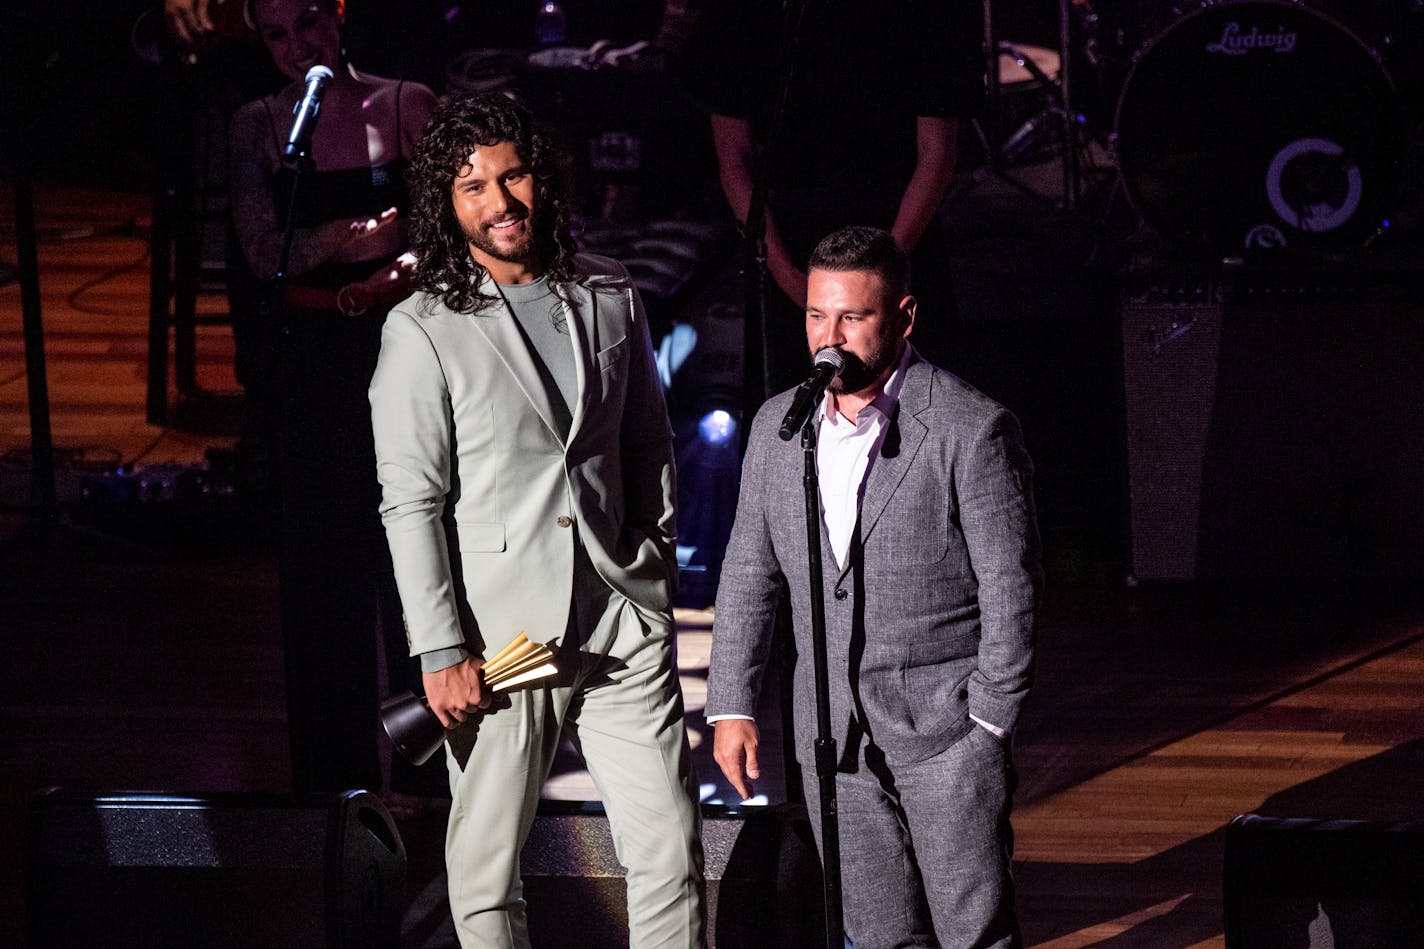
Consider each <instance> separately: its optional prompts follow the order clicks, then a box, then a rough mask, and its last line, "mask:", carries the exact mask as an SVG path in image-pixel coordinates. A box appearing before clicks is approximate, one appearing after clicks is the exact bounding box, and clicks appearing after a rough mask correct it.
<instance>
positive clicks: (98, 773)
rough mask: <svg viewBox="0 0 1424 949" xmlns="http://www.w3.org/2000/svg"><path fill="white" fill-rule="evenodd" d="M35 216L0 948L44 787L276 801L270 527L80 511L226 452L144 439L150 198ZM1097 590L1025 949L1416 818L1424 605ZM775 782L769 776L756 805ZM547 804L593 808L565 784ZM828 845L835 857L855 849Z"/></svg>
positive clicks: (3, 734)
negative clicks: (1290, 823)
mask: <svg viewBox="0 0 1424 949" xmlns="http://www.w3.org/2000/svg"><path fill="white" fill-rule="evenodd" d="M6 200H8V198H7V199H6ZM36 205H37V208H38V214H39V218H40V222H39V223H40V231H41V247H40V260H41V283H42V291H43V315H44V322H45V334H46V350H47V356H48V373H49V383H50V396H51V401H52V406H53V412H52V416H53V429H54V437H55V443H56V448H57V457H58V459H59V468H60V470H59V471H58V472H57V474H58V477H57V483H58V484H59V486H60V495H61V501H62V502H64V504H65V509H66V511H67V512H69V513H70V514H72V515H73V516H72V517H70V518H67V519H66V521H65V523H64V525H63V526H62V527H61V528H60V529H59V530H58V531H57V532H52V533H50V534H48V535H46V536H45V537H44V538H43V539H42V540H41V541H36V540H34V539H33V538H32V537H30V536H28V535H27V534H26V533H25V531H24V530H23V528H24V527H25V526H26V524H27V522H28V520H29V513H30V512H29V509H28V507H27V504H28V488H29V478H30V468H29V457H28V454H27V450H28V439H29V426H28V417H27V409H26V405H27V403H26V391H25V371H24V369H25V366H24V351H23V339H22V334H21V319H20V296H19V288H18V284H16V283H14V282H10V283H8V284H6V285H4V286H0V504H3V508H0V535H3V541H4V547H3V549H2V550H3V560H0V629H3V633H4V641H5V644H6V653H7V656H6V659H5V661H4V662H3V663H0V669H3V671H0V775H3V778H0V795H3V796H0V814H3V815H4V818H3V820H0V850H3V852H6V853H10V854H12V855H16V856H15V857H12V859H10V860H7V861H5V863H4V870H3V876H0V944H4V945H13V944H16V943H17V942H18V941H19V940H20V938H21V935H20V934H21V932H22V928H21V927H22V905H21V903H22V900H21V877H20V870H21V867H20V861H19V860H18V859H17V857H18V855H19V854H20V852H21V850H20V835H21V822H22V816H23V814H24V811H25V806H26V802H27V800H28V798H29V796H30V795H31V794H32V793H33V792H34V791H35V790H36V789H38V788H41V787H45V786H50V785H62V786H68V787H89V788H135V789H163V790H173V791H180V792H181V791H250V790H278V791H280V790H284V789H285V788H286V787H287V785H288V781H289V770H288V764H287V748H286V728H285V722H284V712H283V686H282V681H281V641H280V630H279V628H278V624H277V602H276V570H275V564H274V559H273V557H272V554H271V551H270V546H269V545H268V544H266V543H265V542H264V541H263V539H262V537H261V535H260V532H258V531H254V530H252V529H250V528H251V525H242V524H234V523H233V522H232V520H231V519H226V520H225V519H223V518H215V519H214V520H213V521H211V522H209V521H201V522H199V523H190V524H187V525H183V524H174V523H172V522H171V520H169V519H167V515H166V514H165V513H164V512H163V511H162V510H161V509H158V508H154V509H153V512H152V516H151V517H148V516H141V517H138V518H135V519H123V518H119V519H113V520H108V521H103V520H96V519H94V518H92V517H86V516H85V515H84V511H83V506H82V505H80V504H79V503H78V500H79V497H80V489H81V488H82V485H83V483H84V482H85V479H89V481H90V483H91V484H92V483H93V479H95V478H96V477H101V476H102V475H104V474H105V473H106V472H112V471H114V470H117V469H118V468H119V467H120V466H123V467H125V468H129V467H131V466H133V465H135V464H139V465H142V464H148V465H164V464H168V465H175V466H185V465H192V464H195V463H197V462H200V461H202V460H203V458H204V457H205V453H206V452H208V450H209V449H212V448H220V449H221V448H228V447H231V445H232V444H233V442H234V440H235V435H236V431H235V429H234V428H233V427H232V426H231V425H227V426H226V427H224V425H223V424H219V423H220V422H221V421H222V419H221V418H219V419H218V422H214V423H213V424H210V425H206V426H204V427H203V430H201V431H197V430H193V428H192V427H188V428H185V427H183V426H178V425H175V426H168V427H164V426H152V425H149V424H147V423H146V422H145V421H144V391H145V376H144V373H145V365H146V339H147V309H148V307H147V303H148V299H147V294H148V285H147V273H148V270H147V267H148V265H147V259H146V255H147V242H146V228H145V223H144V221H145V218H146V217H147V215H148V213H149V210H148V199H147V198H146V197H145V196H143V195H135V194H123V193H110V192H77V191H74V190H72V189H69V190H66V191H64V192H62V193H61V192H57V191H54V190H47V189H44V188H41V189H40V191H39V192H38V194H37V197H36ZM6 210H8V209H6ZM4 238H5V243H0V261H4V260H13V256H14V248H13V243H12V239H13V233H12V232H11V231H8V230H6V231H5V232H4ZM204 306H205V307H213V308H216V309H220V308H221V302H220V301H214V300H207V301H205V303H204ZM1024 332H1026V333H1027V332H1031V328H1030V329H1027V330H1025V331H1024ZM197 356H198V379H199V385H200V387H201V389H202V390H203V393H204V395H205V398H206V399H207V400H208V403H209V404H224V403H225V402H228V401H232V400H234V399H236V398H237V396H238V395H239V392H240V390H239V389H238V387H237V385H236V382H235V380H234V379H233V376H232V368H231V357H232V345H231V335H230V332H229V331H228V330H227V329H226V327H222V326H212V327H204V328H202V329H200V331H199V338H198V350H197ZM218 414H219V415H221V413H218ZM209 421H212V420H211V419H209ZM1046 488H1047V491H1048V496H1050V497H1051V496H1052V486H1046ZM1044 516H1045V517H1052V516H1053V515H1052V513H1051V512H1050V511H1047V510H1046V511H1045V515H1044ZM244 527H246V528H247V529H244ZM208 529H211V533H210V534H204V533H203V532H204V531H205V530H208ZM1050 533H1051V532H1050ZM229 537H232V538H235V540H234V541H233V542H231V543H228V542H227V538H229ZM1116 576H1120V574H1116V573H1115V572H1114V570H1113V569H1112V566H1111V564H1109V565H1108V566H1107V567H1105V568H1104V569H1100V570H1082V569H1078V570H1068V569H1063V568H1062V561H1061V560H1053V559H1050V571H1049V581H1050V586H1049V593H1048V596H1047V599H1046V602H1045V610H1044V618H1043V625H1042V632H1041V637H1040V652H1039V660H1038V684H1037V686H1036V688H1035V692H1034V695H1033V697H1032V701H1031V705H1030V707H1029V709H1028V711H1027V712H1026V713H1025V716H1024V719H1023V723H1022V727H1021V729H1020V731H1019V733H1018V735H1017V738H1016V757H1017V762H1018V767H1019V771H1020V775H1021V780H1022V783H1021V785H1020V789H1019V793H1018V796H1017V799H1016V812H1015V826H1016V831H1017V836H1016V860H1017V862H1016V880H1017V885H1018V890H1019V911H1020V916H1021V919H1022V921H1023V926H1024V931H1025V935H1026V937H1027V940H1026V941H1027V945H1029V946H1032V947H1036V949H1072V947H1081V946H1112V947H1152V949H1187V947H1214V946H1222V945H1223V935H1222V933H1223V930H1222V918H1221V915H1222V914H1221V910H1222V898H1221V864H1222V842H1223V828H1224V827H1225V825H1226V824H1227V823H1228V822H1229V821H1230V820H1231V819H1232V817H1234V816H1235V815H1237V814H1241V813H1245V812H1252V811H1254V812H1259V813H1265V814H1273V815H1279V816H1303V817H1335V818H1391V819H1400V820H1407V819H1413V820H1419V819H1420V818H1421V813H1424V806H1421V803H1420V802H1421V801H1424V689H1421V687H1420V683H1421V681H1424V595H1421V591H1420V590H1419V589H1418V586H1419V585H1418V584H1414V585H1413V587H1412V588H1400V587H1399V586H1382V585H1379V584H1367V583H1361V582H1346V581H1339V582H1316V583H1310V584H1275V585H1264V584H1251V585H1245V584H1231V585H1214V586H1193V587H1151V586H1143V587H1137V588H1129V587H1128V586H1126V585H1124V584H1123V583H1122V582H1120V581H1119V580H1116V579H1115V577H1116ZM711 619H712V617H711V615H710V613H708V612H706V611H696V610H688V611H683V612H681V613H680V614H679V621H680V627H681V633H680V637H681V638H680V652H681V657H682V662H683V670H682V671H683V682H684V688H685V691H686V694H687V697H688V704H689V725H690V726H691V729H692V732H693V735H694V739H695V741H697V743H698V750H697V756H698V767H699V774H700V777H701V780H702V781H703V782H704V783H705V785H706V787H705V789H704V790H705V796H706V797H708V798H709V799H715V798H718V797H721V796H722V795H723V794H725V793H726V790H727V789H726V787H725V784H723V783H722V782H721V781H720V780H718V779H717V776H716V769H715V765H713V764H712V762H711V760H710V754H709V745H710V741H708V740H707V735H706V733H707V728H706V726H705V725H704V724H703V723H702V722H701V716H700V700H701V695H702V686H703V683H704V676H705V661H706V653H707V645H708V643H709V640H710V623H711ZM771 751H772V749H770V748H769V749H768V752H769V753H768V755H767V759H768V761H769V763H770V764H771V765H772V766H773V767H772V770H773V772H775V770H776V769H775V767H774V766H775V755H774V754H772V753H770V752H771ZM779 780H780V779H779V775H778V774H776V773H773V774H772V775H770V776H769V784H770V785H771V792H772V794H773V796H775V795H776V793H777V787H778V786H779ZM548 793H549V794H550V795H551V796H561V797H571V798H576V799H587V798H589V797H591V796H592V795H593V794H594V793H595V792H593V791H592V789H591V786H590V785H589V784H588V782H587V779H586V776H584V775H583V773H582V772H581V771H579V770H578V769H577V767H576V763H568V764H567V765H561V769H560V773H559V774H557V775H555V777H554V778H553V779H552V781H551V784H550V787H549V789H548ZM441 820H442V814H441V812H440V808H439V806H438V805H436V806H435V807H434V809H432V810H429V811H427V812H425V813H423V814H419V815H416V816H413V817H410V818H408V819H404V820H403V821H402V825H401V829H402V833H403V836H404V837H405V839H406V842H407V846H408V847H409V849H410V853H411V879H410V884H409V893H410V900H409V903H410V907H411V909H410V912H409V913H408V917H407V926H406V928H407V942H406V944H407V945H409V946H412V947H413V946H437V945H443V944H442V943H441V942H440V939H441V938H442V937H441V935H440V934H441V933H442V932H443V929H442V926H441V924H440V920H439V917H440V915H441V913H442V912H443V908H442V907H441V906H440V904H439V901H438V889H439V874H440V860H441V858H440V853H439V838H440V827H441ZM844 833H845V837H846V845H847V846H854V842H855V836H854V829H853V828H848V829H846V830H845V831H844ZM432 892H434V893H436V894H437V898H436V899H435V902H434V903H433V904H432V903H431V901H430V898H429V895H430V894H431V893H432Z"/></svg>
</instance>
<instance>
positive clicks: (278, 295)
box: [265, 143, 315, 794]
mask: <svg viewBox="0 0 1424 949" xmlns="http://www.w3.org/2000/svg"><path fill="white" fill-rule="evenodd" d="M292 164H293V168H294V171H295V174H293V175H292V190H291V191H290V192H289V194H288V196H287V220H286V224H285V226H284V228H283V230H282V254H281V256H280V257H279V258H278V263H277V273H276V274H274V275H273V277H272V279H271V281H270V282H269V287H268V296H267V303H266V307H267V311H268V312H267V313H266V314H265V315H266V316H267V317H268V318H270V319H273V320H275V321H276V322H277V386H278V392H277V424H278V426H280V431H278V433H277V479H276V483H277V492H278V495H277V505H278V511H279V512H280V515H279V516H280V518H281V524H280V527H279V532H280V536H281V543H280V545H279V548H278V551H279V552H278V567H277V576H278V582H277V586H278V591H279V592H278V597H279V599H280V601H281V616H282V658H283V665H284V673H285V675H284V678H285V680H286V700H287V740H288V743H289V745H288V747H289V753H290V755H291V763H292V787H293V790H295V791H296V792H297V793H299V794H306V793H308V792H310V791H311V790H312V769H311V766H310V762H311V754H310V752H309V749H308V741H307V734H306V731H307V729H306V728H305V727H304V726H305V724H306V720H307V718H308V716H307V713H306V712H304V711H303V710H302V709H303V708H304V702H303V696H304V694H305V691H304V685H305V683H301V682H299V680H300V679H301V678H302V673H303V671H304V668H303V667H304V663H303V662H302V659H301V650H300V649H299V648H298V645H297V643H298V640H299V639H300V638H301V637H302V636H303V635H305V631H304V630H301V629H299V628H298V626H299V621H298V617H299V615H300V613H299V611H298V610H297V608H296V600H295V595H294V593H293V591H292V586H293V584H294V582H295V579H294V577H293V576H292V570H293V564H292V543H293V541H292V533H293V527H292V485H291V480H292V477H293V475H292V470H291V468H292V465H291V459H292V447H291V446H292V444H293V439H294V438H295V434H294V432H293V431H292V429H293V423H294V419H295V417H296V414H297V411H296V405H295V404H294V403H295V399H296V391H297V390H296V380H297V374H298V372H299V371H300V370H299V366H298V364H297V356H296V353H295V352H294V351H293V350H294V347H295V345H296V344H295V343H294V342H293V341H292V326H291V320H290V319H289V314H288V313H287V304H286V299H285V293H284V290H285V288H286V284H287V266H288V264H289V263H290V261H291V255H292V240H293V236H294V234H295V232H296V227H297V223H296V222H297V208H298V203H297V202H298V199H299V198H300V196H301V190H302V178H303V176H304V175H305V174H306V173H308V172H310V171H312V169H313V168H314V167H315V162H314V161H313V160H312V157H311V145H310V144H309V143H308V144H307V145H306V146H305V147H303V148H302V149H301V150H300V151H298V152H297V155H296V158H295V159H294V161H293V162H292Z"/></svg>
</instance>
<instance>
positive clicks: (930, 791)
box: [802, 726, 1022, 949]
mask: <svg viewBox="0 0 1424 949" xmlns="http://www.w3.org/2000/svg"><path fill="white" fill-rule="evenodd" d="M802 768H803V770H805V771H806V773H807V774H814V773H815V765H814V762H810V761H805V762H802ZM1015 782H1016V777H1015V773H1014V769H1013V762H1012V758H1011V755H1010V749H1009V745H1008V743H1007V742H1004V741H1000V740H999V739H998V738H995V737H994V736H993V735H992V734H990V733H989V731H988V730H987V729H984V728H981V727H979V726H975V727H974V728H972V729H971V730H970V731H969V733H968V734H966V735H965V736H964V737H963V738H960V739H959V740H958V741H956V742H955V743H954V744H952V745H950V746H949V747H948V748H947V749H945V750H944V751H942V752H940V753H939V754H938V755H935V756H933V757H931V758H929V759H926V760H924V761H916V762H898V763H894V764H891V763H888V762H886V760H885V758H884V755H883V754H881V753H880V751H879V749H877V748H876V747H875V746H874V745H867V746H866V747H865V749H864V751H863V752H862V754H861V756H860V759H859V761H858V762H857V763H856V770H855V772H854V773H850V774H847V773H844V772H843V773H840V774H838V775H837V780H836V798H837V806H838V811H839V821H838V826H839V828H840V836H841V889H842V892H843V894H844V915H845V929H846V935H847V936H849V937H850V938H851V940H852V941H853V942H854V944H855V949H902V947H910V946H917V947H942V949H991V947H992V949H1017V947H1019V946H1020V945H1021V944H1022V942H1021V937H1020V935H1019V928H1018V922H1017V920H1016V918H1015V916H1014V909H1013V907H1014V898H1013V880H1012V878H1011V877H1010V871H1009V862H1010V857H1011V856H1012V851H1013V833H1012V830H1011V829H1010V826H1009V811H1010V807H1011V801H1012V798H1013V789H1014V784H1015ZM807 797H808V801H807V804H808V807H809V809H810V812H811V825H812V828H813V829H814V830H815V833H816V842H817V846H818V847H820V846H821V844H822V836H821V828H820V820H821V813H820V791H819V788H818V786H817V785H816V784H815V782H808V784H807Z"/></svg>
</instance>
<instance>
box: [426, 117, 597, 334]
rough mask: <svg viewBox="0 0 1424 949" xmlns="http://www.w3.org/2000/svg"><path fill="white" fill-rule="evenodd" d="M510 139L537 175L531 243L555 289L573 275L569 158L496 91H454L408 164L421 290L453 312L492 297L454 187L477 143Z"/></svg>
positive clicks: (473, 308) (469, 308)
mask: <svg viewBox="0 0 1424 949" xmlns="http://www.w3.org/2000/svg"><path fill="white" fill-rule="evenodd" d="M499 142H512V143H514V147H515V149H516V150H517V151H518V152H519V157H520V158H521V159H523V160H524V161H526V162H528V163H529V169H530V171H531V173H532V174H533V175H534V187H535V197H536V204H535V214H534V220H533V225H534V249H535V252H536V253H538V255H539V259H540V261H541V262H542V263H543V264H544V268H545V270H544V272H545V274H546V275H547V276H548V277H549V283H550V285H551V286H552V287H553V288H554V289H555V291H556V292H557V291H558V290H559V288H560V287H561V286H562V285H563V284H567V283H569V282H571V281H572V280H573V279H574V260H573V257H574V253H575V251H576V250H577V248H576V246H575V244H574V239H573V234H572V218H573V212H572V208H571V205H572V200H571V198H570V195H569V170H568V159H567V157H566V156H565V155H564V154H563V152H562V151H560V150H559V149H558V148H557V147H556V146H555V145H554V143H553V141H552V140H551V138H550V136H549V134H548V133H547V132H545V131H544V130H543V129H541V128H540V127H539V126H538V125H537V124H536V123H535V121H534V119H533V117H532V116H531V115H530V114H529V112H528V111H526V110H525V109H524V108H523V107H522V106H520V105H518V104H516V103H515V102H514V101H512V100H511V99H509V98H507V97H506V96H503V95H499V94H479V95H456V96H451V97H449V98H448V99H446V100H445V101H443V102H441V103H440V105H439V106H438V107H436V109H435V112H434V113H433V114H432V115H431V116H430V120H429V121H428V122H426V124H425V131H424V133H423V134H422V135H421V139H420V144H419V146H417V148H416V150H415V161H414V163H413V164H412V166H411V170H410V198H411V223H410V237H411V250H412V252H413V253H414V254H415V258H416V261H415V275H414V283H415V288H416V289H417V290H424V291H426V292H427V293H431V294H434V295H436V296H438V297H439V298H440V300H441V302H443V303H444V304H445V305H446V306H447V307H449V308H450V309H451V310H453V311H455V312H456V313H476V312H478V311H480V310H482V309H484V308H485V307H487V306H489V305H490V304H491V303H493V302H494V301H495V298H494V297H492V296H488V295H485V294H481V293H480V292H479V284H480V280H481V278H483V276H484V272H485V268H484V267H482V266H480V264H479V263H477V262H476V261H475V259H474V257H473V256H472V255H471V254H470V245H469V241H468V240H466V238H465V234H464V232H463V231H462V230H461V229H460V222H459V221H458V220H456V218H455V208H454V205H453V204H452V203H451V187H452V185H453V184H454V181H455V176H456V175H457V174H459V172H460V169H462V168H464V167H465V166H466V165H467V164H468V163H469V158H470V153H471V152H472V151H474V150H475V148H476V147H477V146H481V145H495V144H498V143H499Z"/></svg>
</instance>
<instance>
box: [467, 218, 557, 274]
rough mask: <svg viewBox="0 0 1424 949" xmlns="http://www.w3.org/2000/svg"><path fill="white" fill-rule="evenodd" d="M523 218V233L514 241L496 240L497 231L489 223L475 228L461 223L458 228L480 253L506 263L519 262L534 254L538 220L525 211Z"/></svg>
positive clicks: (523, 261)
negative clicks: (524, 225) (524, 224)
mask: <svg viewBox="0 0 1424 949" xmlns="http://www.w3.org/2000/svg"><path fill="white" fill-rule="evenodd" d="M524 220H525V222H526V225H527V226H526V227H525V229H524V235H523V237H521V238H520V239H518V240H516V241H498V240H496V239H495V235H497V234H498V233H499V231H497V230H494V229H493V227H492V226H491V225H489V224H481V225H480V226H479V227H476V228H468V227H464V226H463V225H462V226H461V228H460V230H461V231H462V232H463V233H464V235H465V240H466V241H468V242H469V243H470V244H471V245H472V246H473V247H476V248H478V249H479V250H480V251H481V252H482V253H485V254H488V255H489V256H491V257H493V258H494V259H495V260H502V261H504V262H505V263H508V264H521V263H525V262H526V261H528V260H529V259H530V258H531V257H533V256H534V252H535V251H534V234H535V230H536V229H537V228H538V226H539V221H538V220H537V219H536V218H535V217H534V215H532V214H528V213H526V214H525V216H524Z"/></svg>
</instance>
